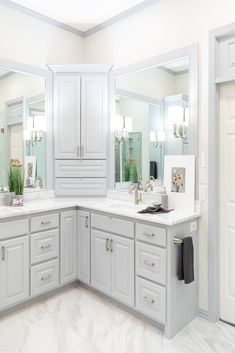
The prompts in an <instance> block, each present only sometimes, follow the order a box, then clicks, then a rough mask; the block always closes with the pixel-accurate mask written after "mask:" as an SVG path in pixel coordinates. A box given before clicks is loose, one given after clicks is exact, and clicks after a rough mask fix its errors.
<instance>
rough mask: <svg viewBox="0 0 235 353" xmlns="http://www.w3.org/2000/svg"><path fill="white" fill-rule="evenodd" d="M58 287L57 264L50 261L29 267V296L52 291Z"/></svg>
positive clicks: (55, 261)
mask: <svg viewBox="0 0 235 353" xmlns="http://www.w3.org/2000/svg"><path fill="white" fill-rule="evenodd" d="M58 285H59V262H58V260H52V261H48V262H45V263H43V264H40V265H34V266H32V267H31V295H32V296H34V295H38V294H41V293H44V292H47V291H49V290H52V289H54V288H56V287H58Z"/></svg>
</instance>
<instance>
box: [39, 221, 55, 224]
mask: <svg viewBox="0 0 235 353" xmlns="http://www.w3.org/2000/svg"><path fill="white" fill-rule="evenodd" d="M51 223H52V222H51V221H41V224H42V225H46V224H51Z"/></svg>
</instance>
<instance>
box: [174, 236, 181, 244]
mask: <svg viewBox="0 0 235 353" xmlns="http://www.w3.org/2000/svg"><path fill="white" fill-rule="evenodd" d="M182 243H183V240H182V239H179V238H177V237H174V244H182Z"/></svg>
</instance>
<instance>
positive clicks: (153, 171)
mask: <svg viewBox="0 0 235 353" xmlns="http://www.w3.org/2000/svg"><path fill="white" fill-rule="evenodd" d="M150 176H152V177H154V179H157V162H155V161H150Z"/></svg>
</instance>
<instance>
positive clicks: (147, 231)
mask: <svg viewBox="0 0 235 353" xmlns="http://www.w3.org/2000/svg"><path fill="white" fill-rule="evenodd" d="M136 238H137V239H139V240H143V241H146V242H147V243H150V244H155V245H159V246H163V247H166V229H164V228H158V227H152V226H149V225H147V224H142V223H136Z"/></svg>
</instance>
